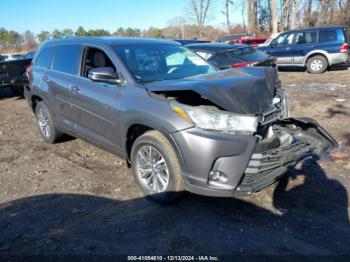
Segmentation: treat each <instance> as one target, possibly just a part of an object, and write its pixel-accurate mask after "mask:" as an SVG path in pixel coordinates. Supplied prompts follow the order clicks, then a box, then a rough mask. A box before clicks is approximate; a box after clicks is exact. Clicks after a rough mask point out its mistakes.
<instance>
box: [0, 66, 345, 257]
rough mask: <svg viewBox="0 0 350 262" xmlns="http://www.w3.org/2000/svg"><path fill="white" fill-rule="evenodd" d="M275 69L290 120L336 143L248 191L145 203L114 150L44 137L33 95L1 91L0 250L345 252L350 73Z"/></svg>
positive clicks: (203, 252) (212, 253) (243, 252)
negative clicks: (318, 127) (304, 120)
mask: <svg viewBox="0 0 350 262" xmlns="http://www.w3.org/2000/svg"><path fill="white" fill-rule="evenodd" d="M280 75H281V79H282V80H283V85H284V87H285V88H286V89H287V90H288V92H289V94H290V96H291V102H292V105H293V106H292V115H294V116H309V117H313V118H315V119H317V120H318V121H319V122H320V123H321V124H322V125H323V126H324V127H325V128H326V129H327V130H329V131H330V132H331V133H332V134H333V135H334V136H335V138H336V139H337V140H338V141H339V143H340V147H341V149H339V150H338V151H336V152H335V153H333V157H327V158H324V159H321V160H319V161H316V160H315V159H309V160H306V161H304V162H303V163H302V164H299V165H298V166H297V167H296V169H295V170H291V172H290V173H289V175H288V176H287V177H286V179H283V180H281V181H280V182H279V183H278V184H277V185H274V186H271V187H269V188H267V189H265V190H263V191H262V192H259V193H257V194H254V195H252V196H249V197H244V198H239V199H214V198H206V197H200V196H195V195H192V194H189V193H188V194H185V195H184V196H183V197H182V198H181V199H180V200H179V201H178V202H176V203H174V204H173V205H172V206H160V205H157V204H154V203H151V202H148V201H147V200H145V199H144V198H143V196H142V194H141V193H140V192H139V190H138V188H137V186H136V184H135V183H134V181H133V178H132V175H131V173H130V171H129V170H128V169H127V168H126V167H125V164H123V163H122V161H121V160H120V159H118V158H116V157H114V156H113V155H110V154H108V153H105V152H104V151H101V150H99V149H97V148H95V147H94V146H91V145H89V144H87V143H85V142H83V141H82V140H79V139H75V140H70V141H65V142H61V143H58V144H55V145H48V144H45V143H43V142H42V140H41V139H40V136H39V133H38V131H37V128H36V126H35V123H34V120H33V117H32V114H31V112H30V111H29V109H28V107H27V104H26V102H25V101H24V100H23V99H18V98H14V97H11V92H10V91H9V90H6V89H5V90H0V115H1V118H0V254H1V253H4V254H27V255H28V254H32V255H33V254H47V255H49V254H51V255H52V254H77V255H80V254H85V255H86V254H105V255H111V254H129V255H130V254H149V255H155V254H174V255H184V254H198V255H203V254H207V255H208V254H211V255H223V254H314V255H331V254H333V255H334V254H347V255H350V224H349V211H350V209H349V194H348V192H347V191H349V189H350V181H349V177H350V121H349V120H350V71H349V70H348V71H331V72H327V73H325V74H323V75H310V74H307V73H304V72H281V74H280Z"/></svg>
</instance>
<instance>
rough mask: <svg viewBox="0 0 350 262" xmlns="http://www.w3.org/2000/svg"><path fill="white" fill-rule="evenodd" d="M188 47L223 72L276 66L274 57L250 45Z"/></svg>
mask: <svg viewBox="0 0 350 262" xmlns="http://www.w3.org/2000/svg"><path fill="white" fill-rule="evenodd" d="M186 47H187V48H189V49H191V50H192V51H195V52H196V53H197V54H199V55H200V56H202V57H203V58H204V59H205V60H207V61H208V62H210V63H212V64H214V65H216V66H217V67H218V68H219V69H222V70H224V69H229V68H234V67H245V66H273V67H274V66H276V60H275V58H274V57H272V56H269V55H268V54H266V53H264V52H262V51H259V50H257V49H255V48H254V47H251V46H248V45H240V44H220V43H204V44H192V45H186Z"/></svg>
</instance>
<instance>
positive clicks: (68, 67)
mask: <svg viewBox="0 0 350 262" xmlns="http://www.w3.org/2000/svg"><path fill="white" fill-rule="evenodd" d="M80 53H81V47H80V46H79V45H61V46H56V47H55V51H54V56H53V63H52V69H53V70H55V71H59V72H63V73H67V74H72V75H76V74H77V67H78V58H79V56H80Z"/></svg>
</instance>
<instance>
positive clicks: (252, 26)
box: [248, 0, 257, 33]
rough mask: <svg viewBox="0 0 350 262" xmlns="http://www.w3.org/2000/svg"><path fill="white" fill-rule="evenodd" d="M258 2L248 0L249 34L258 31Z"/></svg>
mask: <svg viewBox="0 0 350 262" xmlns="http://www.w3.org/2000/svg"><path fill="white" fill-rule="evenodd" d="M256 9H257V0H248V32H249V33H254V32H255V31H256V29H257V15H256Z"/></svg>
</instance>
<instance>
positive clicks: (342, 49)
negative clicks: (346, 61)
mask: <svg viewBox="0 0 350 262" xmlns="http://www.w3.org/2000/svg"><path fill="white" fill-rule="evenodd" d="M348 48H349V46H348V44H347V43H344V44H342V45H341V46H340V49H339V52H340V53H347V52H348Z"/></svg>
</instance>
